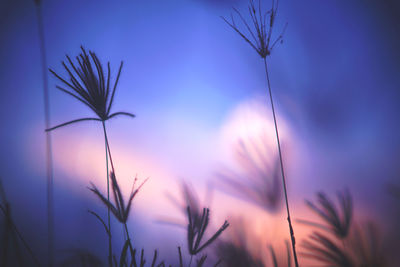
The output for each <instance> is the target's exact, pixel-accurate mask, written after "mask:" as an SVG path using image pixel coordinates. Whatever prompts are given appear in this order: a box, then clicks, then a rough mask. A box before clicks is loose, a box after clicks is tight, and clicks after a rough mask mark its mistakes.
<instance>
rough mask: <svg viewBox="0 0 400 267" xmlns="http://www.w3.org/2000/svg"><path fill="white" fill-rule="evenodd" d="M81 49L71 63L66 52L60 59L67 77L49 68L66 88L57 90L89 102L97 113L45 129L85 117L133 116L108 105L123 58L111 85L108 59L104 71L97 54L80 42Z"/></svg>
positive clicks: (111, 101)
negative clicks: (64, 58)
mask: <svg viewBox="0 0 400 267" xmlns="http://www.w3.org/2000/svg"><path fill="white" fill-rule="evenodd" d="M81 50H82V52H81V53H80V54H79V55H78V56H77V57H76V63H74V62H73V61H72V59H71V58H70V57H69V56H68V55H66V58H67V63H66V62H64V61H62V65H63V66H64V68H65V70H66V71H67V73H68V78H62V77H61V76H60V75H58V74H57V73H56V72H55V71H53V70H52V69H49V70H50V72H51V73H52V74H53V75H54V76H55V77H56V78H57V79H59V80H60V81H61V82H62V83H63V84H64V86H65V88H64V87H61V86H56V87H57V88H58V89H59V90H61V91H63V92H64V93H66V94H69V95H70V96H72V97H74V98H75V99H77V100H79V101H80V102H82V103H83V104H85V105H86V106H88V107H89V108H90V109H91V110H92V111H93V112H94V113H96V115H97V117H96V118H82V119H78V120H73V121H70V122H67V123H63V124H60V125H58V126H56V127H53V128H50V129H47V130H48V131H50V130H53V129H56V128H59V127H62V126H65V125H68V124H71V123H75V122H79V121H84V120H96V121H106V120H108V119H110V118H112V117H115V116H118V115H126V116H130V117H135V116H134V115H133V114H131V113H128V112H116V113H112V114H111V107H112V105H113V100H114V95H115V91H116V88H117V84H118V80H119V76H120V74H121V70H122V66H123V62H121V64H120V67H119V70H118V75H117V78H116V79H115V82H114V85H113V86H111V79H110V74H111V70H110V62H108V63H107V75H106V73H105V72H104V69H103V66H102V64H101V63H100V60H99V58H98V57H97V55H96V54H95V53H94V52H92V51H89V53H87V52H86V50H85V48H83V46H81Z"/></svg>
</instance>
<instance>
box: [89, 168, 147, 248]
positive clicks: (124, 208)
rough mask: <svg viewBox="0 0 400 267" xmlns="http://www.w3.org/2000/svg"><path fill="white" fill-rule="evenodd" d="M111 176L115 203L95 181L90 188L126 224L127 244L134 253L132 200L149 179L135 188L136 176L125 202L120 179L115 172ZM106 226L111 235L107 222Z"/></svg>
mask: <svg viewBox="0 0 400 267" xmlns="http://www.w3.org/2000/svg"><path fill="white" fill-rule="evenodd" d="M110 177H111V182H112V191H113V196H114V203H112V202H111V201H110V200H109V199H107V197H105V196H103V194H102V193H101V192H100V191H99V190H98V189H97V187H96V186H95V185H94V184H93V183H92V187H90V188H89V190H90V191H92V192H93V193H94V194H95V195H96V196H97V197H98V198H99V199H100V200H101V201H102V202H103V204H104V205H106V207H107V209H109V210H110V211H111V212H112V214H113V215H114V217H115V218H116V219H117V220H118V221H119V222H120V223H121V224H122V225H123V226H124V229H125V234H126V237H127V240H126V242H127V243H126V244H128V245H129V249H130V251H131V253H132V254H133V252H134V248H133V246H132V242H131V238H130V235H129V230H128V226H127V221H128V218H129V213H130V210H131V207H132V201H133V199H134V197H135V196H136V194H137V193H138V192H139V190H140V188H141V187H142V186H143V184H144V183H145V182H146V181H147V179H146V180H145V181H144V182H143V183H142V184H140V185H139V186H138V187H137V188H136V189H135V184H136V181H137V178H135V180H134V182H133V186H132V190H131V193H130V196H129V199H128V202H127V204H125V200H124V198H123V196H122V192H121V188H120V186H119V185H118V181H117V178H116V177H115V173H114V172H111V174H110ZM91 213H92V214H94V215H95V216H96V217H97V218H98V219H100V216H98V215H97V214H96V213H94V212H91ZM101 221H102V220H101ZM102 222H103V221H102ZM103 224H104V222H103ZM104 226H105V227H106V232H107V233H108V235H111V234H110V229H109V228H107V226H106V225H105V224H104Z"/></svg>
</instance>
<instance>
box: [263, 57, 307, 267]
mask: <svg viewBox="0 0 400 267" xmlns="http://www.w3.org/2000/svg"><path fill="white" fill-rule="evenodd" d="M264 67H265V75H266V78H267V84H268V92H269V99H270V102H271V109H272V116H273V118H274V126H275V134H276V142H277V144H278V153H279V162H280V167H281V174H282V184H283V192H284V193H285V203H286V212H287V221H288V224H289V231H290V241H291V243H292V250H293V258H294V263H295V266H296V267H298V266H299V263H298V261H297V254H296V239H295V237H294V230H293V226H292V220H291V217H290V210H289V201H288V196H287V189H286V178H285V171H284V168H283V158H282V151H281V143H280V139H279V131H278V123H277V120H276V115H275V107H274V101H273V98H272V90H271V84H270V80H269V73H268V65H267V59H266V58H264Z"/></svg>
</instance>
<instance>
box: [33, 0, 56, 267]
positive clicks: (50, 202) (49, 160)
mask: <svg viewBox="0 0 400 267" xmlns="http://www.w3.org/2000/svg"><path fill="white" fill-rule="evenodd" d="M35 2H36V14H37V22H38V33H39V42H40V54H41V63H42V78H43V100H44V101H43V102H44V117H45V126H46V129H48V128H49V127H50V101H49V86H48V78H47V59H46V49H45V38H44V29H43V18H42V10H41V4H40V2H39V1H35ZM46 175H47V231H48V265H49V266H50V267H51V266H53V265H54V196H53V195H54V193H53V191H54V190H53V187H54V186H53V183H54V181H53V155H52V141H51V133H50V132H46Z"/></svg>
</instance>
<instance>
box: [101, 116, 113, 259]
mask: <svg viewBox="0 0 400 267" xmlns="http://www.w3.org/2000/svg"><path fill="white" fill-rule="evenodd" d="M102 124H103V131H104V143H105V149H106V171H107V200H108V201H110V174H109V171H108V150H109V148H108V138H107V131H106V124H105V122H104V121H102ZM107 223H108V230H109V235H108V263H109V265H110V266H112V234H111V219H110V207H108V208H107Z"/></svg>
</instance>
